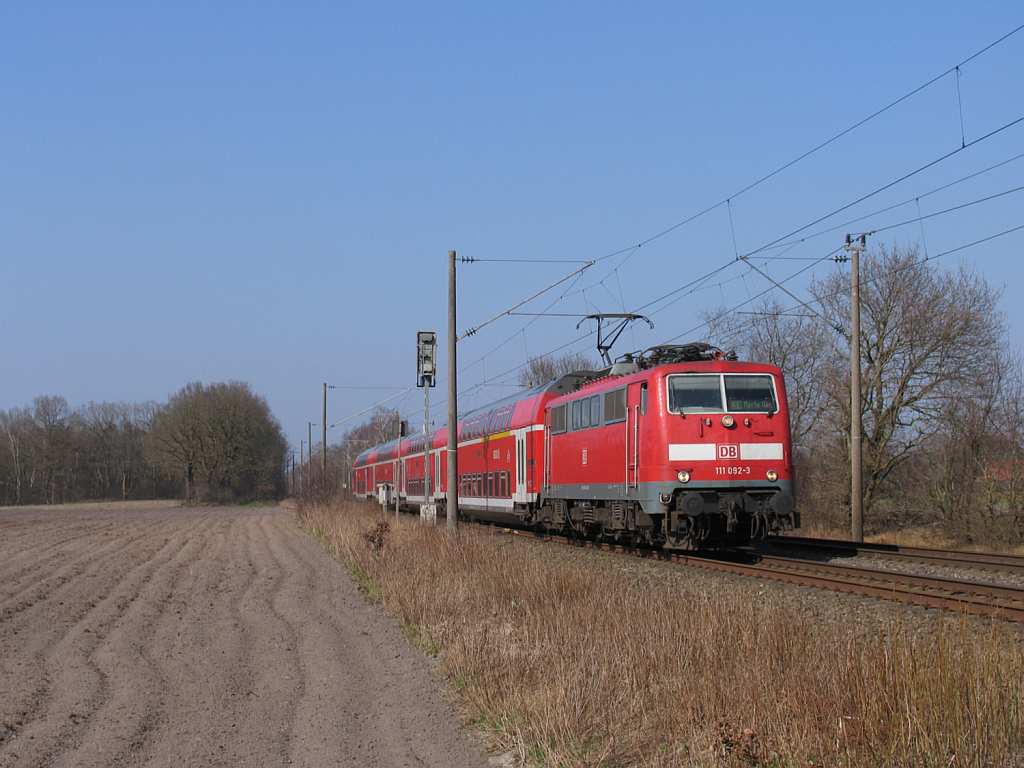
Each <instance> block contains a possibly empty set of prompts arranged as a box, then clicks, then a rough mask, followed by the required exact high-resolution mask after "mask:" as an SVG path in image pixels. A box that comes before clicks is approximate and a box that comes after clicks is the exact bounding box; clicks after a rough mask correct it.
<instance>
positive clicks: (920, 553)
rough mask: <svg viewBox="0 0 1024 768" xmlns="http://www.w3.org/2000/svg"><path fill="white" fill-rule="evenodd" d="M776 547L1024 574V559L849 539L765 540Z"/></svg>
mask: <svg viewBox="0 0 1024 768" xmlns="http://www.w3.org/2000/svg"><path fill="white" fill-rule="evenodd" d="M765 541H766V543H767V544H768V545H770V546H773V547H793V548H806V549H817V550H832V551H835V552H843V553H852V554H855V555H864V556H866V557H878V558H891V559H894V560H897V559H898V560H905V561H910V562H920V563H936V564H939V565H947V566H962V567H966V568H980V569H983V570H995V571H1005V572H1010V573H1024V557H1022V556H1020V555H1002V554H997V553H994V552H966V551H963V550H954V549H929V548H926V547H904V546H900V545H898V544H860V543H857V542H853V541H846V540H845V539H814V538H806V537H801V536H771V537H769V538H768V539H766V540H765Z"/></svg>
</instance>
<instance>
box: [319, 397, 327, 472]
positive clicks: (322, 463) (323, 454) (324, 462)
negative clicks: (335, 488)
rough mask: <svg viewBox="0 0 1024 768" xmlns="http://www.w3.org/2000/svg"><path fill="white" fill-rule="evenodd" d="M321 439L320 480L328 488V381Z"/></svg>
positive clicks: (321, 422)
mask: <svg viewBox="0 0 1024 768" xmlns="http://www.w3.org/2000/svg"><path fill="white" fill-rule="evenodd" d="M320 424H321V429H320V441H321V443H322V445H321V450H320V480H321V482H322V483H323V485H324V488H327V382H326V381H325V382H324V412H323V419H322V420H321V421H320Z"/></svg>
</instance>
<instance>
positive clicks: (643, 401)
mask: <svg viewBox="0 0 1024 768" xmlns="http://www.w3.org/2000/svg"><path fill="white" fill-rule="evenodd" d="M640 415H641V416H646V415H647V382H646V381H645V382H644V383H643V384H641V385H640Z"/></svg>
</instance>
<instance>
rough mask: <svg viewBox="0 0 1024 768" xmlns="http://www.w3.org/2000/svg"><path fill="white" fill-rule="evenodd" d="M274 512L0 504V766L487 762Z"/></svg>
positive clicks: (425, 680)
mask: <svg viewBox="0 0 1024 768" xmlns="http://www.w3.org/2000/svg"><path fill="white" fill-rule="evenodd" d="M486 764H487V761H486V759H485V758H484V756H483V754H482V752H481V750H480V748H479V747H478V746H477V745H475V744H474V743H473V742H472V741H471V740H470V739H469V738H467V736H466V735H465V734H464V733H463V732H462V731H461V730H460V728H459V724H458V720H457V718H456V716H455V714H454V712H453V711H452V709H451V707H450V706H449V705H448V704H447V703H445V702H444V700H443V699H442V697H441V695H440V693H439V687H438V684H437V681H436V680H435V679H434V678H433V677H432V674H431V670H430V664H429V661H428V660H427V659H426V658H425V657H424V656H423V655H422V653H421V652H420V651H418V650H416V649H415V648H413V647H412V646H410V645H409V644H408V642H406V640H405V639H404V638H403V637H402V635H401V632H400V630H399V628H398V627H397V625H396V624H395V623H394V622H393V621H391V620H390V619H388V618H386V617H385V616H384V615H383V614H382V613H381V612H380V611H379V610H377V609H376V608H375V607H373V606H371V605H369V604H367V602H366V601H365V600H364V599H363V598H362V596H361V595H360V594H359V592H358V590H357V588H356V586H355V585H354V584H353V582H352V580H351V579H350V577H349V576H348V574H347V573H346V572H345V571H344V570H343V568H342V566H341V565H340V564H339V563H337V562H336V561H334V560H333V559H331V558H330V557H329V556H328V555H327V554H326V553H325V552H324V551H323V549H322V548H321V547H320V545H319V544H318V543H317V542H316V541H314V540H313V539H311V538H310V537H308V536H306V535H304V534H302V533H301V532H300V531H299V530H298V529H297V528H296V526H295V523H294V520H293V517H292V514H291V513H289V512H287V511H285V510H283V509H280V508H259V509H255V508H249V509H239V508H203V509H176V508H169V507H167V506H166V505H159V504H154V505H148V504H139V505H111V506H106V507H104V506H90V507H88V508H82V507H79V508H75V509H64V508H53V509H45V508H31V509H29V508H23V509H15V510H0V766H2V767H3V768H8V767H9V766H11V767H13V766H43V765H46V766H118V765H130V766H143V765H150V766H186V765H187V766H208V765H209V766H212V765H222V766H277V765H300V766H334V765H340V766H387V767H388V768H391V767H392V766H396V767H397V766H406V765H408V766H413V765H415V766H445V767H449V766H451V767H456V768H457V767H458V766H484V765H486Z"/></svg>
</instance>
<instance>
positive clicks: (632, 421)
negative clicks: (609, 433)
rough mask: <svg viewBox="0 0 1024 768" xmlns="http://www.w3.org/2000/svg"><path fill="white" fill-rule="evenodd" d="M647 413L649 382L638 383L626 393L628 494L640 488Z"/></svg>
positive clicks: (626, 481) (625, 461)
mask: <svg viewBox="0 0 1024 768" xmlns="http://www.w3.org/2000/svg"><path fill="white" fill-rule="evenodd" d="M646 413H647V382H646V381H638V382H634V383H632V384H630V385H629V389H628V391H627V393H626V455H625V457H624V464H625V470H626V471H625V475H626V477H625V484H626V494H627V495H631V494H633V493H634V492H635V491H636V489H637V488H639V487H640V441H641V436H640V427H641V424H642V422H643V417H644V414H646Z"/></svg>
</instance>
